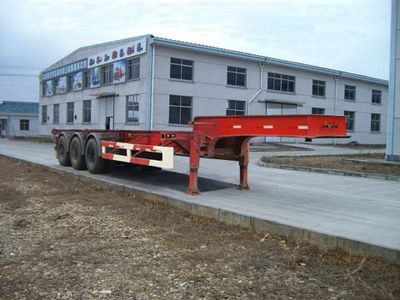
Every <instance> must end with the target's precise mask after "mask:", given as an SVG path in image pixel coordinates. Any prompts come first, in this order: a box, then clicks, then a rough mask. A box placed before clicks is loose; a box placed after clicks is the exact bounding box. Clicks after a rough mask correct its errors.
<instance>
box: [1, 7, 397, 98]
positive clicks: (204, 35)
mask: <svg viewBox="0 0 400 300" xmlns="http://www.w3.org/2000/svg"><path fill="white" fill-rule="evenodd" d="M390 6H391V0H351V1H349V0H323V1H321V0H263V1H261V0H246V1H242V0H240V1H238V0H236V1H235V0H229V1H228V0H218V1H211V0H111V1H109V0H86V1H85V0H68V1H67V0H2V1H0V101H4V100H10V101H35V102H36V101H39V83H38V75H39V73H40V71H42V70H43V69H45V68H46V67H48V66H49V65H51V64H53V63H54V62H56V61H57V60H59V59H61V58H62V57H64V56H66V55H68V54H69V53H71V52H72V51H74V50H76V49H77V48H79V47H82V46H87V45H91V44H96V43H101V42H107V41H112V40H117V39H122V38H127V37H134V36H139V35H143V34H153V35H155V36H159V37H165V38H171V39H176V40H182V41H187V42H194V43H200V44H204V45H210V46H216V47H222V48H227V49H231V50H239V51H245V52H249V53H253V54H259V55H265V56H270V57H275V58H280V59H286V60H291V61H296V62H301V63H307V64H312V65H317V66H321V67H328V68H333V69H338V70H342V71H348V72H353V73H358V74H362V75H368V76H372V77H377V78H382V79H388V77H389V48H390V8H391V7H390Z"/></svg>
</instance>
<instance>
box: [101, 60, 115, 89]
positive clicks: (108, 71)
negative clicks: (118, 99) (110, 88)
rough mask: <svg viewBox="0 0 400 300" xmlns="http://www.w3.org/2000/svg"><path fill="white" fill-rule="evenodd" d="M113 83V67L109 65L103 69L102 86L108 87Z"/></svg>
mask: <svg viewBox="0 0 400 300" xmlns="http://www.w3.org/2000/svg"><path fill="white" fill-rule="evenodd" d="M111 83H113V65H112V64H111V65H107V66H104V67H102V68H101V84H103V85H107V84H111Z"/></svg>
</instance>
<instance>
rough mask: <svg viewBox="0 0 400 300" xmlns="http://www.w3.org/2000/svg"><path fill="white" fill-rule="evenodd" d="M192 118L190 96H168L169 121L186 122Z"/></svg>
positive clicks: (172, 122)
mask: <svg viewBox="0 0 400 300" xmlns="http://www.w3.org/2000/svg"><path fill="white" fill-rule="evenodd" d="M191 119H192V97H186V96H175V95H170V96H169V123H170V124H187V123H188V122H189V121H190V120H191Z"/></svg>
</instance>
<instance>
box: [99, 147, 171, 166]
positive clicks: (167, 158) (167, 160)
mask: <svg viewBox="0 0 400 300" xmlns="http://www.w3.org/2000/svg"><path fill="white" fill-rule="evenodd" d="M107 148H114V149H126V150H127V151H126V155H120V154H114V153H108V152H107ZM131 150H137V151H145V152H146V151H147V152H152V153H154V152H157V153H161V155H162V160H154V159H147V158H141V157H134V156H132V153H131ZM101 152H102V155H101V156H102V157H103V158H104V159H109V160H116V161H122V162H126V163H133V164H139V165H145V166H153V167H158V168H164V169H172V168H173V167H174V148H173V147H163V146H150V145H135V144H130V143H121V142H111V141H102V142H101Z"/></svg>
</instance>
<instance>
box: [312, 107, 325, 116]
mask: <svg viewBox="0 0 400 300" xmlns="http://www.w3.org/2000/svg"><path fill="white" fill-rule="evenodd" d="M311 113H312V114H313V115H324V114H325V108H319V107H313V108H312V109H311Z"/></svg>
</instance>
